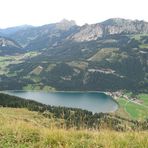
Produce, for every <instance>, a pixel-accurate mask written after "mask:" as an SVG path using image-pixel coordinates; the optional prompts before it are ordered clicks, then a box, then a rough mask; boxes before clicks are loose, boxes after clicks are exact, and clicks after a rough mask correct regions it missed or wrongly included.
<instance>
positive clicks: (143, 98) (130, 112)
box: [116, 94, 148, 120]
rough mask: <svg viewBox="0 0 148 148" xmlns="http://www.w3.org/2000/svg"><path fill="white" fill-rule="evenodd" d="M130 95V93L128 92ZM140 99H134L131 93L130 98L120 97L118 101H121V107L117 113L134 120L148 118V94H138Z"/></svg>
mask: <svg viewBox="0 0 148 148" xmlns="http://www.w3.org/2000/svg"><path fill="white" fill-rule="evenodd" d="M127 95H128V94H127ZM137 97H138V99H137V100H138V101H139V102H137V101H134V100H132V97H131V96H130V95H129V99H126V98H125V97H123V96H122V97H119V98H118V99H117V102H118V103H119V109H118V110H117V111H116V114H117V115H119V116H121V117H124V118H129V119H133V120H144V119H147V118H148V94H139V95H137Z"/></svg>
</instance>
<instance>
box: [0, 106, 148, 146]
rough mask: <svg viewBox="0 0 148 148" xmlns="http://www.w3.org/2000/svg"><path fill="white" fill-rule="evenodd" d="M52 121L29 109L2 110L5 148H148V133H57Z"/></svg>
mask: <svg viewBox="0 0 148 148" xmlns="http://www.w3.org/2000/svg"><path fill="white" fill-rule="evenodd" d="M54 123H55V121H51V120H50V119H47V118H45V117H43V116H42V115H40V114H38V113H37V112H31V111H28V110H26V109H14V108H13V109H12V108H0V147H2V148H9V147H11V148H25V147H30V148H49V147H51V148H60V147H61V148H97V147H98V148H115V147H117V148H128V147H130V148H139V147H140V148H146V147H147V145H148V138H147V137H148V132H131V131H130V132H115V131H111V130H108V129H106V130H101V131H89V130H75V129H70V130H66V129H64V128H63V129H58V128H56V126H55V125H54Z"/></svg>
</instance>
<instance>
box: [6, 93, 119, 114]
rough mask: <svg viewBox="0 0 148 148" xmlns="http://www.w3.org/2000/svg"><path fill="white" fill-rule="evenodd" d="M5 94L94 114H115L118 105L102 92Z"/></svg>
mask: <svg viewBox="0 0 148 148" xmlns="http://www.w3.org/2000/svg"><path fill="white" fill-rule="evenodd" d="M5 93H7V94H10V95H14V96H18V97H21V98H24V99H30V100H35V101H37V102H41V103H44V104H47V105H53V106H64V107H72V108H81V109H85V110H88V111H92V112H93V113H100V112H103V113H107V112H113V111H115V110H116V109H117V108H118V104H117V103H116V102H115V101H114V100H113V99H112V98H111V97H110V96H108V95H106V94H104V93H101V92H37V91H32V92H31V91H6V92H5Z"/></svg>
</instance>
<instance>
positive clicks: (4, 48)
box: [0, 37, 23, 56]
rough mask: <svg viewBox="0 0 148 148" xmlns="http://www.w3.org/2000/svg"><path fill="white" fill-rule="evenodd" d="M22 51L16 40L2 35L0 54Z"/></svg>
mask: <svg viewBox="0 0 148 148" xmlns="http://www.w3.org/2000/svg"><path fill="white" fill-rule="evenodd" d="M22 51H23V50H22V47H21V46H20V45H19V44H18V43H17V42H16V41H14V40H12V39H10V38H6V37H0V56H1V55H12V54H15V53H21V52H22Z"/></svg>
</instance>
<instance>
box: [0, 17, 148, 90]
mask: <svg viewBox="0 0 148 148" xmlns="http://www.w3.org/2000/svg"><path fill="white" fill-rule="evenodd" d="M4 57H5V58H4ZM147 59H148V22H145V21H139V20H126V19H121V18H112V19H108V20H106V21H104V22H101V23H96V24H91V25H89V24H85V25H83V26H78V25H76V23H75V22H74V21H68V20H65V19H64V20H62V21H61V22H59V23H54V24H47V25H43V26H39V27H34V26H30V25H23V26H18V27H12V28H7V29H0V70H1V72H0V89H1V90H4V89H44V90H45V89H47V90H51V89H52V90H53V89H54V90H101V91H102V90H103V91H114V90H120V89H126V90H130V91H141V92H148V60H147Z"/></svg>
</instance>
